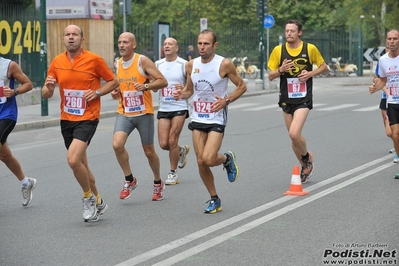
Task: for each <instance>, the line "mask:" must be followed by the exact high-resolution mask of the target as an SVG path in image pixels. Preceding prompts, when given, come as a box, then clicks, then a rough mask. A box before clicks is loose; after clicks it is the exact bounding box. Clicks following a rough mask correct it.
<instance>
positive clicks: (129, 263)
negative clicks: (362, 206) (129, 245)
mask: <svg viewBox="0 0 399 266" xmlns="http://www.w3.org/2000/svg"><path fill="white" fill-rule="evenodd" d="M387 159H392V155H391V154H389V155H386V156H384V157H382V158H379V159H376V160H374V161H371V162H369V163H366V164H363V165H361V166H358V167H356V168H353V169H351V170H348V171H346V172H344V173H341V174H338V175H336V176H334V177H331V178H327V179H325V180H324V181H321V182H318V183H316V184H314V185H312V186H309V187H306V189H305V190H306V191H308V192H310V191H312V190H315V189H318V188H320V187H323V186H326V185H328V184H330V183H333V182H335V181H337V180H339V179H342V178H345V177H347V176H349V175H352V174H354V173H357V172H359V171H362V170H364V169H367V168H369V167H371V166H374V165H376V164H379V163H381V162H383V161H385V160H387ZM386 165H388V166H387V167H386V168H388V167H389V166H392V165H395V164H394V163H392V162H390V163H388V164H386ZM316 195H317V194H316ZM292 198H293V197H292V196H283V197H281V198H278V199H276V200H273V201H271V202H268V203H266V204H264V205H261V206H258V207H256V208H253V209H251V210H249V211H246V212H243V213H241V214H238V215H236V216H233V217H231V218H229V219H226V220H224V221H221V222H219V223H217V224H214V225H211V226H209V227H206V228H204V229H201V230H199V231H197V232H194V233H192V234H189V235H187V236H184V237H182V238H180V239H177V240H174V241H171V242H169V243H167V244H165V245H162V246H160V247H157V248H155V249H152V250H150V251H148V252H145V253H142V254H140V255H138V256H136V257H133V258H131V259H129V260H126V261H124V262H121V263H119V264H116V265H115V266H133V265H137V264H139V263H142V262H145V261H147V260H150V259H153V258H155V257H157V256H159V255H161V254H164V253H167V252H169V251H171V250H173V249H176V248H178V247H180V246H183V245H185V244H187V243H190V242H192V241H194V240H197V239H199V238H201V237H203V236H206V235H209V234H211V233H213V232H216V231H218V230H220V229H223V228H225V227H227V226H230V225H232V224H234V223H237V222H239V221H241V220H244V219H246V218H248V217H251V216H253V215H256V214H258V213H260V212H262V211H265V210H267V209H270V208H272V207H275V206H277V205H279V204H282V203H284V202H286V201H289V200H291V199H292ZM290 206H291V205H290ZM285 208H286V207H285ZM283 209H284V208H283ZM269 215H270V214H269Z"/></svg>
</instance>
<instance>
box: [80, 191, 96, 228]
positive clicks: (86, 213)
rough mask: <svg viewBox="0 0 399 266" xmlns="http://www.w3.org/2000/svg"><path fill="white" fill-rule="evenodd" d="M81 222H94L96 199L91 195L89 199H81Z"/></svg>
mask: <svg viewBox="0 0 399 266" xmlns="http://www.w3.org/2000/svg"><path fill="white" fill-rule="evenodd" d="M82 201H83V220H84V221H85V222H88V221H89V220H90V221H92V220H95V218H96V217H95V216H97V220H98V215H97V206H96V205H97V204H96V203H97V198H96V196H94V195H93V194H91V197H90V198H83V199H82Z"/></svg>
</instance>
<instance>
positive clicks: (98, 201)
mask: <svg viewBox="0 0 399 266" xmlns="http://www.w3.org/2000/svg"><path fill="white" fill-rule="evenodd" d="M96 198H97V205H100V204H101V196H100V193H98V194H97V195H96Z"/></svg>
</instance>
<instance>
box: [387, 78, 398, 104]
mask: <svg viewBox="0 0 399 266" xmlns="http://www.w3.org/2000/svg"><path fill="white" fill-rule="evenodd" d="M388 92H389V101H395V102H398V101H399V83H398V82H390V84H389V88H388Z"/></svg>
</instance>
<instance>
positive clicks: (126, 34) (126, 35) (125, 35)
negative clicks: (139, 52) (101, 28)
mask: <svg viewBox="0 0 399 266" xmlns="http://www.w3.org/2000/svg"><path fill="white" fill-rule="evenodd" d="M119 38H124V39H128V40H130V41H131V42H136V37H135V36H134V34H133V33H131V32H124V33H122V34H121V35H119Z"/></svg>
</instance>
